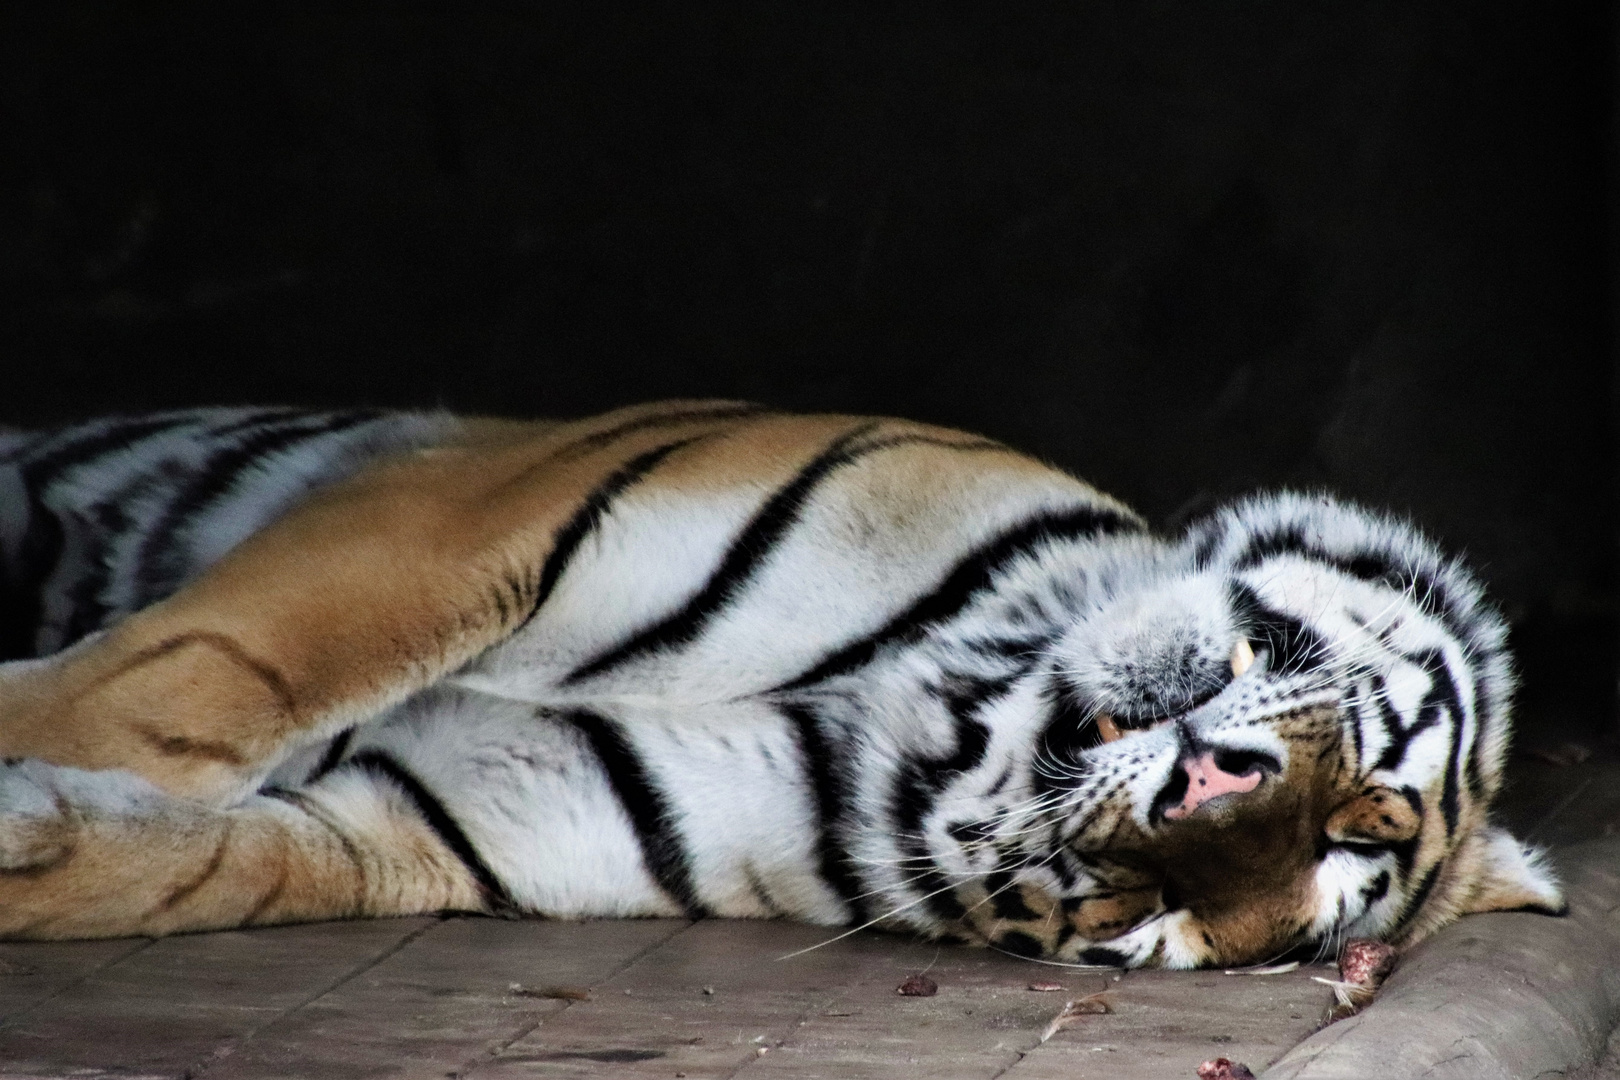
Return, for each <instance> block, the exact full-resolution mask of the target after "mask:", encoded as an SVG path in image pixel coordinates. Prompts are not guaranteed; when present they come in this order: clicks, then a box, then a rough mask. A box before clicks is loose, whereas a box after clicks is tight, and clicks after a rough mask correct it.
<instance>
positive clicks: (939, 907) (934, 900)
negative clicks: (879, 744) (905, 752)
mask: <svg viewBox="0 0 1620 1080" xmlns="http://www.w3.org/2000/svg"><path fill="white" fill-rule="evenodd" d="M1005 690H1006V683H1005V682H1002V681H993V680H981V679H973V678H961V677H949V678H947V679H946V681H945V682H944V683H943V684H941V685H939V686H930V687H927V688H926V692H927V693H929V694H930V695H932V696H933V697H935V698H936V699H937V700H939V701H940V702H941V703H942V704H944V705H945V707H946V708H947V709H948V710H950V713H951V718H952V720H953V726H954V728H955V734H956V749H955V750H954V751H952V753H951V754H950V755H949V756H948V757H943V758H924V757H911V758H907V759H906V760H905V761H903V762H902V764H901V766H900V768H899V769H897V770H896V771H895V780H894V787H893V789H892V792H891V795H890V813H891V815H892V816H893V819H894V831H893V835H894V836H895V838H896V846H897V847H899V848H900V850H901V852H902V853H903V854H904V855H905V856H906V862H905V865H906V866H907V867H913V868H918V869H915V870H914V871H913V872H912V873H911V874H910V876H909V878H908V880H907V884H908V885H909V886H911V887H912V888H913V889H915V890H917V892H918V894H919V895H927V896H928V899H927V900H926V901H924V903H925V905H926V906H927V908H928V910H930V911H931V912H933V913H934V915H935V916H936V917H938V918H940V919H944V920H947V921H954V920H957V919H960V918H962V917H963V916H964V915H965V914H967V909H966V908H964V907H963V906H962V902H961V901H960V900H958V899H957V897H956V891H955V889H953V888H951V887H950V882H949V881H948V880H947V879H946V877H945V876H944V874H942V873H940V871H939V869H938V862H937V861H936V860H935V858H934V856H933V853H932V852H930V851H929V850H928V841H927V839H926V838H925V836H924V834H923V829H922V823H923V819H924V818H925V817H927V816H928V814H929V813H930V812H931V811H932V810H933V809H934V806H935V804H936V802H937V801H938V799H939V794H940V792H941V791H943V790H944V789H945V786H946V785H947V784H949V783H950V782H951V780H952V779H953V778H955V777H957V776H960V775H961V774H962V773H964V772H967V771H968V770H970V769H973V768H975V767H977V766H978V765H979V764H980V763H981V762H983V761H984V756H985V753H986V751H987V750H988V749H989V746H990V729H989V728H988V727H986V726H985V725H984V723H983V722H982V721H980V720H978V719H977V718H976V717H975V715H974V714H975V713H977V712H978V710H979V707H980V706H981V705H983V704H984V703H985V702H986V701H988V700H990V699H991V698H992V697H995V696H996V695H998V694H1000V693H1003V692H1005Z"/></svg>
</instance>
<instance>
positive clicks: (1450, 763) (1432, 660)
mask: <svg viewBox="0 0 1620 1080" xmlns="http://www.w3.org/2000/svg"><path fill="white" fill-rule="evenodd" d="M1424 660H1425V663H1424V669H1425V670H1426V671H1428V673H1429V678H1430V679H1431V680H1432V682H1431V685H1430V688H1429V693H1428V694H1427V695H1426V696H1425V698H1424V701H1423V711H1425V712H1426V711H1428V710H1430V709H1434V710H1436V711H1437V712H1438V711H1439V710H1441V709H1443V710H1445V711H1446V712H1447V713H1449V714H1450V716H1449V720H1450V723H1449V724H1448V725H1447V727H1448V728H1449V729H1450V733H1449V738H1450V742H1451V749H1450V751H1449V752H1448V753H1447V755H1446V776H1445V781H1444V783H1443V786H1442V787H1441V789H1440V812H1441V814H1443V815H1444V816H1445V819H1446V835H1447V836H1451V835H1453V834H1454V833H1455V832H1456V831H1457V816H1458V813H1459V811H1460V803H1461V793H1460V792H1459V790H1458V782H1459V765H1460V762H1461V758H1462V749H1463V746H1462V725H1463V718H1464V714H1463V707H1462V697H1461V695H1459V694H1458V693H1457V684H1456V683H1455V682H1454V681H1453V680H1452V678H1451V667H1450V665H1448V664H1447V663H1446V657H1445V653H1444V652H1442V651H1441V650H1439V649H1435V650H1433V652H1432V653H1430V654H1429V655H1428V656H1426V657H1425V658H1424ZM1418 715H1419V717H1420V724H1421V717H1422V716H1423V712H1420V713H1419V714H1418ZM1413 734H1416V730H1414V732H1413Z"/></svg>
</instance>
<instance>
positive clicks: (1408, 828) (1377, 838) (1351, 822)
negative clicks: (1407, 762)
mask: <svg viewBox="0 0 1620 1080" xmlns="http://www.w3.org/2000/svg"><path fill="white" fill-rule="evenodd" d="M1322 828H1323V831H1324V832H1326V833H1327V838H1328V839H1329V840H1332V841H1334V842H1335V843H1339V844H1347V843H1348V844H1358V843H1359V844H1399V843H1402V842H1403V841H1406V840H1410V839H1412V838H1413V837H1414V836H1416V835H1417V834H1418V833H1419V832H1420V831H1421V830H1422V828H1423V815H1421V814H1420V813H1418V809H1417V807H1415V806H1413V805H1412V800H1410V799H1408V798H1407V797H1406V796H1405V795H1404V794H1402V793H1401V792H1399V791H1396V790H1395V789H1394V788H1388V787H1384V786H1382V785H1380V784H1374V785H1370V786H1368V787H1365V788H1363V789H1362V790H1361V794H1359V795H1357V796H1356V797H1355V798H1353V799H1351V800H1350V801H1349V802H1347V803H1345V804H1344V805H1343V806H1341V807H1339V808H1338V809H1337V810H1335V811H1333V813H1332V814H1330V815H1328V819H1327V824H1325V825H1324V826H1323V827H1322Z"/></svg>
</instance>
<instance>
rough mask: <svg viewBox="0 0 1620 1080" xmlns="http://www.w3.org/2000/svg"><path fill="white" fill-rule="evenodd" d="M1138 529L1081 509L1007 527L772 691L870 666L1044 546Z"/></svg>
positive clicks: (1111, 513) (1099, 510) (1102, 511)
mask: <svg viewBox="0 0 1620 1080" xmlns="http://www.w3.org/2000/svg"><path fill="white" fill-rule="evenodd" d="M1141 528H1142V526H1141V525H1140V524H1139V523H1138V522H1136V521H1133V520H1132V519H1131V518H1129V517H1127V516H1125V515H1124V514H1121V513H1119V512H1118V511H1116V510H1110V509H1108V508H1106V507H1082V508H1079V509H1074V510H1067V511H1063V512H1061V513H1055V512H1049V511H1048V512H1043V513H1042V514H1041V515H1040V516H1038V517H1035V518H1031V519H1030V520H1028V521H1025V522H1021V523H1020V524H1018V525H1016V526H1013V527H1012V528H1011V529H1010V530H1008V531H1007V532H1004V533H1002V534H1001V535H999V536H997V537H996V538H995V539H993V540H990V541H989V542H987V543H985V544H983V545H981V546H980V547H978V548H977V549H975V550H974V551H973V552H971V553H970V554H968V555H967V556H965V557H964V558H963V559H961V560H960V561H959V562H958V563H957V564H956V565H955V566H953V567H952V568H951V569H950V570H949V571H948V572H947V573H946V574H945V577H944V578H943V580H941V581H940V583H939V584H938V585H936V586H935V587H934V589H933V591H932V592H930V593H928V594H927V595H926V596H923V597H922V598H921V599H919V600H917V601H915V602H914V603H913V604H912V605H911V607H910V608H908V609H907V610H906V611H904V612H903V613H901V614H900V615H897V616H895V617H894V618H893V619H891V620H889V622H888V623H887V624H885V625H884V626H883V627H882V628H881V629H879V630H878V631H876V632H875V633H873V634H869V635H868V636H866V637H864V638H861V639H859V640H858V641H852V642H850V643H849V644H848V645H844V646H842V647H841V648H839V649H838V651H837V652H835V653H833V654H832V655H831V656H829V657H827V658H826V659H824V660H822V661H821V662H820V663H818V664H817V665H816V666H815V667H813V668H811V669H810V670H809V671H806V672H805V673H804V674H802V675H798V676H796V677H794V678H793V679H790V680H789V681H787V682H785V683H783V684H782V685H780V686H778V687H776V690H797V689H800V688H802V687H806V686H810V685H813V684H815V683H818V682H821V681H823V680H825V679H830V678H833V677H835V676H838V675H844V674H847V673H849V672H851V671H854V670H856V669H857V668H860V667H862V666H864V665H866V664H868V663H870V662H871V660H872V658H873V657H874V656H875V655H877V652H878V650H879V649H881V648H883V647H884V646H885V645H889V644H893V643H910V642H914V641H917V640H919V639H921V638H922V637H923V635H924V634H926V633H927V632H928V630H929V628H930V627H934V626H938V625H939V624H941V623H943V622H946V621H948V620H950V619H951V618H953V617H955V616H956V615H957V614H958V613H959V612H961V611H962V609H963V608H965V607H967V606H968V604H970V603H971V602H972V601H973V599H974V597H976V596H977V595H978V594H979V593H981V592H984V591H985V590H987V589H990V588H991V587H992V586H993V585H994V582H995V578H996V575H997V574H999V573H1000V572H1001V571H1002V570H1003V569H1004V568H1005V567H1006V566H1007V565H1008V564H1010V563H1012V562H1013V561H1015V560H1016V559H1018V558H1020V557H1022V556H1024V555H1027V554H1028V553H1030V552H1031V551H1033V550H1035V549H1036V548H1038V547H1040V546H1042V545H1044V544H1054V543H1060V542H1063V541H1072V540H1078V539H1081V538H1083V537H1094V536H1105V535H1111V534H1114V533H1119V532H1138V531H1140V530H1141Z"/></svg>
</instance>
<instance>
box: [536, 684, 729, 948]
mask: <svg viewBox="0 0 1620 1080" xmlns="http://www.w3.org/2000/svg"><path fill="white" fill-rule="evenodd" d="M557 715H558V716H559V718H560V719H562V720H565V721H567V722H568V723H570V724H572V725H574V727H576V728H577V729H579V731H580V733H581V734H583V735H584V736H585V738H586V739H588V740H589V741H590V744H591V749H592V750H593V751H595V753H596V758H597V760H598V761H600V762H601V763H602V769H603V771H604V772H606V773H607V777H608V783H609V784H611V785H612V787H613V792H614V794H615V795H617V796H618V799H619V805H621V806H623V807H624V812H625V813H626V814H628V815H629V817H630V821H631V824H632V825H634V826H635V830H636V840H637V841H638V842H639V843H640V845H641V857H642V861H643V863H644V864H645V865H646V867H647V872H648V873H650V874H651V875H652V876H653V879H654V880H655V881H657V882H658V884H659V886H660V887H662V888H663V890H664V891H665V892H667V893H668V894H669V895H670V897H671V898H673V899H674V901H675V902H676V903H677V904H679V905H680V906H681V908H682V910H684V911H685V912H686V913H687V915H689V916H690V917H692V918H694V919H696V918H701V917H703V916H706V915H709V914H712V913H711V912H710V911H709V909H708V907H707V905H705V904H704V903H703V902H702V901H701V900H699V899H698V895H697V890H696V888H694V887H693V884H692V864H691V859H690V858H689V857H688V856H687V853H686V844H685V842H684V841H683V840H682V839H681V835H680V833H679V832H678V831H677V830H676V828H675V822H674V817H673V814H672V813H671V812H670V807H669V800H668V799H667V798H666V797H665V795H664V793H663V792H662V791H661V790H659V788H658V785H657V784H655V783H654V782H653V780H652V778H651V777H650V776H648V775H647V769H646V767H645V766H644V765H643V764H642V762H641V758H640V757H639V756H638V755H637V753H636V751H635V749H634V748H633V747H632V746H631V745H630V742H629V740H628V739H626V738H625V737H624V733H623V732H622V731H620V730H619V726H618V725H617V724H615V723H614V722H613V721H611V720H609V719H608V718H607V717H605V716H602V715H600V714H598V713H594V712H591V711H590V710H588V709H570V710H568V711H567V712H564V713H560V714H557Z"/></svg>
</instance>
